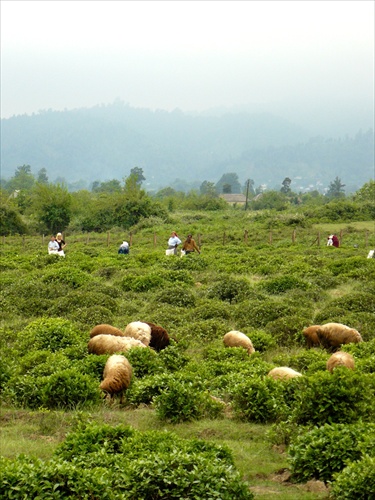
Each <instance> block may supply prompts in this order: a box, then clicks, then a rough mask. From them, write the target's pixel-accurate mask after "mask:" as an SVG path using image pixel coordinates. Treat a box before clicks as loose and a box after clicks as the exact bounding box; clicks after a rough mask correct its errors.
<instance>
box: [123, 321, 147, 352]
mask: <svg viewBox="0 0 375 500" xmlns="http://www.w3.org/2000/svg"><path fill="white" fill-rule="evenodd" d="M124 334H125V337H133V338H134V339H138V340H140V341H141V342H143V344H144V345H146V346H148V345H149V343H150V340H151V326H150V325H148V324H147V323H143V322H142V321H133V322H132V323H129V324H128V325H127V327H126V328H125V331H124Z"/></svg>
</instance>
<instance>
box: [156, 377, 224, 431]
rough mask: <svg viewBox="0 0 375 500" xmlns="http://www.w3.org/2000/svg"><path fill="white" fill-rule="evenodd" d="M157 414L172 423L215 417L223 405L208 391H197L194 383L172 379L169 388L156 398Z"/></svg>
mask: <svg viewBox="0 0 375 500" xmlns="http://www.w3.org/2000/svg"><path fill="white" fill-rule="evenodd" d="M154 405H155V409H156V413H157V416H158V417H159V418H160V419H161V420H166V421H168V422H172V423H178V422H186V421H191V420H199V419H200V418H203V417H206V418H215V417H217V416H219V414H220V413H221V412H222V410H223V405H222V404H221V403H220V402H217V401H215V400H213V399H211V398H210V396H209V395H208V394H207V393H203V392H199V391H197V388H196V387H195V386H194V385H193V384H192V383H189V382H188V383H181V382H179V381H170V383H169V385H168V389H166V390H164V391H163V392H161V393H160V394H159V395H158V396H156V397H155V398H154Z"/></svg>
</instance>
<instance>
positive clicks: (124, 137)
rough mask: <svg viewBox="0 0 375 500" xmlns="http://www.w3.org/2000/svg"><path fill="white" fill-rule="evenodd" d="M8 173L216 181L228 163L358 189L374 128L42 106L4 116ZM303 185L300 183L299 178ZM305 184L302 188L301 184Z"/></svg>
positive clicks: (370, 161) (272, 181) (264, 178)
mask: <svg viewBox="0 0 375 500" xmlns="http://www.w3.org/2000/svg"><path fill="white" fill-rule="evenodd" d="M1 128H2V137H1V175H2V177H3V178H5V179H7V178H9V177H11V176H12V175H13V173H14V171H15V169H16V168H17V167H18V166H20V165H24V164H27V165H30V166H31V168H32V170H33V172H34V173H35V172H37V171H38V170H39V169H41V168H45V169H46V170H47V173H48V177H49V179H50V180H51V181H54V180H55V179H56V178H64V179H66V181H67V182H77V181H80V180H82V181H83V182H84V183H86V184H87V187H88V186H89V185H90V183H92V182H93V181H95V180H100V181H103V180H108V179H114V178H115V179H122V178H123V177H125V176H127V175H128V174H129V171H130V169H131V168H133V167H134V166H138V167H140V168H143V170H144V173H145V177H146V179H147V188H148V189H150V190H153V189H160V188H162V187H165V186H168V185H171V184H172V183H173V182H174V181H175V180H176V179H177V178H178V179H183V180H185V181H187V182H190V183H192V182H194V181H196V182H202V181H204V180H208V181H212V182H217V181H218V179H219V178H220V176H221V175H222V174H223V173H225V172H228V171H229V172H236V173H237V174H238V175H239V178H240V181H241V182H245V180H246V179H248V178H251V179H253V180H254V181H255V184H256V185H259V184H267V186H268V187H270V188H272V187H274V186H275V185H280V183H281V181H282V179H283V178H284V177H285V176H286V175H287V176H289V177H290V178H291V179H292V180H293V185H297V184H299V185H300V186H301V187H306V186H308V185H313V186H314V187H315V186H319V183H322V184H323V185H325V186H326V185H328V184H329V182H330V181H331V180H332V179H333V178H334V177H336V176H339V177H340V178H341V179H342V180H343V181H344V182H345V183H346V185H347V186H349V185H350V186H352V187H353V189H354V190H355V189H356V188H359V187H360V186H361V185H363V184H364V183H365V182H367V181H368V180H369V179H370V178H373V175H374V137H373V132H372V131H371V130H369V131H366V132H359V133H358V134H357V135H356V136H355V137H345V138H325V137H315V138H313V137H311V134H310V132H309V131H308V130H305V129H303V128H302V127H300V126H298V125H296V124H292V123H289V122H287V121H286V120H284V119H282V118H280V117H276V116H273V115H271V114H250V113H233V114H229V113H227V114H223V115H221V116H207V115H205V116H204V115H196V116H193V115H187V114H184V113H182V112H181V111H179V110H175V111H173V112H166V111H162V110H156V111H151V110H148V109H135V108H131V107H130V106H128V105H126V104H124V103H122V102H121V101H116V102H114V103H113V104H111V105H108V106H96V107H93V108H90V109H76V110H71V111H63V112H58V111H52V110H48V111H43V112H40V113H38V114H33V115H31V116H28V115H21V116H15V117H12V118H9V119H3V120H1ZM295 189H296V188H295ZM296 190H297V189H296Z"/></svg>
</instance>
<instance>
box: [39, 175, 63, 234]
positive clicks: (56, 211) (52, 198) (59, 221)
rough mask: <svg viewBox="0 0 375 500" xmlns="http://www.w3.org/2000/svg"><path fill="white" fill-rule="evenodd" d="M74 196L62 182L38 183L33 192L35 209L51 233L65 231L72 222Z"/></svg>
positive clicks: (40, 220) (41, 221)
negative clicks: (72, 196)
mask: <svg viewBox="0 0 375 500" xmlns="http://www.w3.org/2000/svg"><path fill="white" fill-rule="evenodd" d="M71 204H72V198H71V195H70V193H68V190H67V189H66V187H64V186H62V185H60V184H55V185H54V184H44V183H37V184H36V185H35V187H34V192H33V211H35V212H36V216H37V218H38V221H39V222H40V223H41V224H43V227H44V228H45V229H47V230H48V231H49V232H50V233H52V234H56V233H57V232H58V231H63V230H64V229H65V228H66V227H67V226H68V225H69V222H70V219H71V215H72V211H71Z"/></svg>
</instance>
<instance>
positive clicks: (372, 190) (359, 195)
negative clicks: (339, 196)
mask: <svg viewBox="0 0 375 500" xmlns="http://www.w3.org/2000/svg"><path fill="white" fill-rule="evenodd" d="M354 200H355V201H361V202H364V201H370V202H372V203H375V181H374V180H373V179H371V180H369V182H366V184H364V185H363V186H362V187H361V189H359V190H358V191H357V192H356V193H355V194H354Z"/></svg>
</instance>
